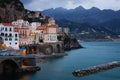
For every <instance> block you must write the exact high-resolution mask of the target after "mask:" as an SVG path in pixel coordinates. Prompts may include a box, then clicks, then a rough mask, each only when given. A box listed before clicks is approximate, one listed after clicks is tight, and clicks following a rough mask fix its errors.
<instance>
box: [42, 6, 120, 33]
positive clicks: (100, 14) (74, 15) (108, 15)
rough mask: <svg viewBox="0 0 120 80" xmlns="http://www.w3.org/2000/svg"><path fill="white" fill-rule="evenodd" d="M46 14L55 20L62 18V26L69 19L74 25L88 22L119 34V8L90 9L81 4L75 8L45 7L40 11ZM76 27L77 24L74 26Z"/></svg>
mask: <svg viewBox="0 0 120 80" xmlns="http://www.w3.org/2000/svg"><path fill="white" fill-rule="evenodd" d="M42 12H43V13H44V14H45V15H47V16H52V17H54V18H55V19H56V20H58V21H60V20H63V21H64V22H63V21H62V22H63V23H62V22H61V21H60V22H58V23H61V25H62V26H64V25H63V24H65V22H66V20H67V21H71V22H73V23H74V25H78V23H89V24H90V25H96V28H97V27H98V26H102V28H103V27H104V28H106V30H108V31H110V32H113V33H117V34H120V22H119V21H120V10H118V11H114V10H110V9H105V10H100V9H98V8H96V7H92V8H90V9H85V8H83V7H82V6H79V7H77V8H75V9H69V10H67V9H64V8H56V9H47V10H44V11H42ZM74 27H77V26H74Z"/></svg>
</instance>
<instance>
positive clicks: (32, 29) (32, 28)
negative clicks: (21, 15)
mask: <svg viewBox="0 0 120 80" xmlns="http://www.w3.org/2000/svg"><path fill="white" fill-rule="evenodd" d="M38 26H41V23H39V22H32V23H31V24H30V27H29V29H30V32H31V33H41V31H40V30H37V27H38Z"/></svg>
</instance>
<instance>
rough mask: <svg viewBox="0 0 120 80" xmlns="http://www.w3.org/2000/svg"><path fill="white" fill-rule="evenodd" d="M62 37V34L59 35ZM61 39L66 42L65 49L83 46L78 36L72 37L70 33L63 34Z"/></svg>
mask: <svg viewBox="0 0 120 80" xmlns="http://www.w3.org/2000/svg"><path fill="white" fill-rule="evenodd" d="M59 37H60V36H59ZM59 40H62V41H63V43H64V50H71V49H79V48H83V46H81V45H80V43H79V42H78V41H77V39H76V38H74V37H71V36H70V35H67V34H63V36H61V38H59Z"/></svg>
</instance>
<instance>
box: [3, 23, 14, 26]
mask: <svg viewBox="0 0 120 80" xmlns="http://www.w3.org/2000/svg"><path fill="white" fill-rule="evenodd" d="M2 25H4V26H13V25H12V24H11V23H2Z"/></svg>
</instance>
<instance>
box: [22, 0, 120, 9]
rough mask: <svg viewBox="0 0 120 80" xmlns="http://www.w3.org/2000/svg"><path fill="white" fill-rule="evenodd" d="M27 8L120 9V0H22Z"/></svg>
mask: <svg viewBox="0 0 120 80" xmlns="http://www.w3.org/2000/svg"><path fill="white" fill-rule="evenodd" d="M21 1H22V2H23V3H24V5H25V8H27V9H30V10H39V11H40V10H44V9H49V8H57V7H63V8H67V9H73V8H75V7H77V6H83V7H85V8H87V9H88V8H91V7H98V8H100V9H114V10H119V9H120V5H119V4H120V0H21Z"/></svg>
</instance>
